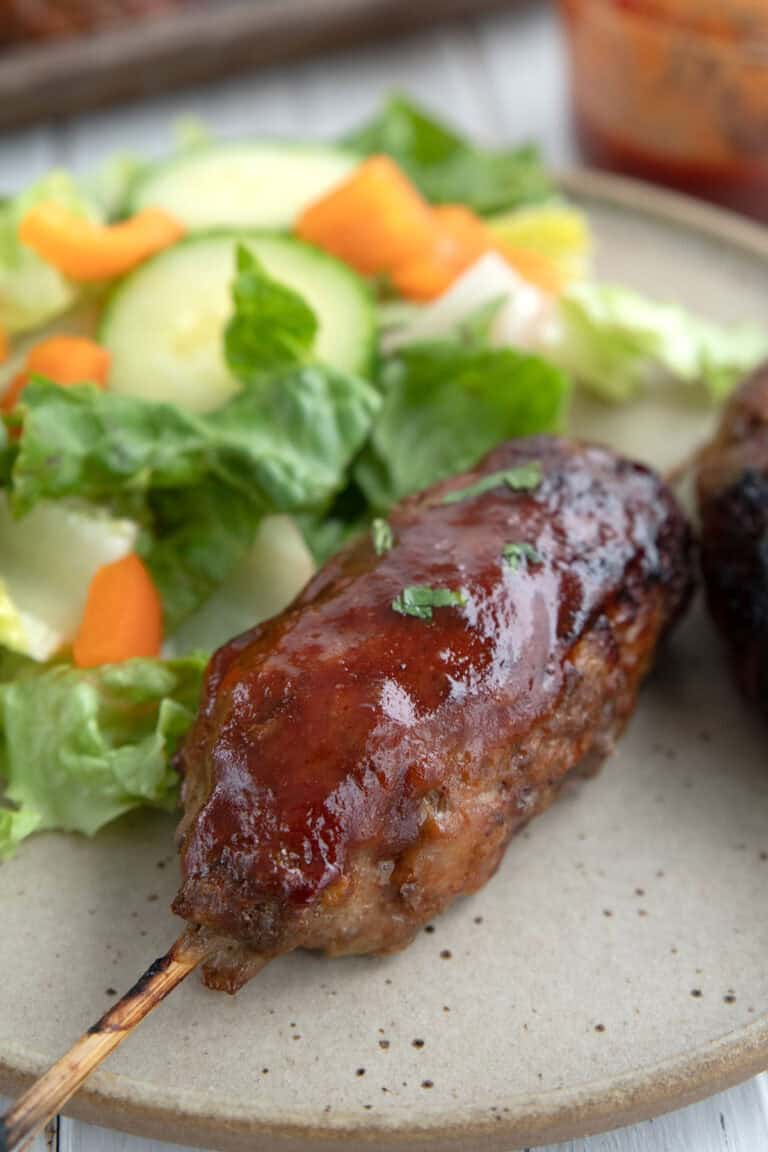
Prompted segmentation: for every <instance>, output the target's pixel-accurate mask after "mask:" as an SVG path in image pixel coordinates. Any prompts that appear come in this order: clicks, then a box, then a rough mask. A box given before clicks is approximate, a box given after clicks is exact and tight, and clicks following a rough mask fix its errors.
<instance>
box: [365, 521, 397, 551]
mask: <svg viewBox="0 0 768 1152" xmlns="http://www.w3.org/2000/svg"><path fill="white" fill-rule="evenodd" d="M371 536H372V537H373V550H374V552H375V553H376V555H377V556H383V555H384V553H385V552H389V550H390V548H391V547H392V545H393V544H394V542H395V538H394V536H393V535H392V529H391V528H390V526H389V524H388V522H387V521H386V520H382V519H381V517H379V516H377V517H376V519H375V520H374V521H373V523H372V524H371Z"/></svg>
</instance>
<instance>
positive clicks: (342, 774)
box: [0, 438, 691, 1147]
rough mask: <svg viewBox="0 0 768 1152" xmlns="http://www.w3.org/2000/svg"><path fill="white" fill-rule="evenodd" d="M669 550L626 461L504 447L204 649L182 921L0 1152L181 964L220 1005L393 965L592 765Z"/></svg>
mask: <svg viewBox="0 0 768 1152" xmlns="http://www.w3.org/2000/svg"><path fill="white" fill-rule="evenodd" d="M690 552H691V545H690V535H689V530H688V527H687V525H686V522H685V520H684V518H683V515H682V513H681V512H680V509H679V508H678V506H677V504H676V502H675V500H674V497H673V496H672V494H671V493H670V492H669V490H668V489H667V488H666V487H665V486H664V484H663V483H662V482H661V480H660V479H659V478H658V477H657V476H656V475H655V474H654V473H652V472H650V471H649V470H648V469H646V468H643V467H641V466H640V465H638V464H633V463H630V462H629V461H627V460H623V459H621V458H619V457H617V456H615V455H613V454H612V453H611V452H608V451H606V450H603V449H600V448H592V447H588V446H584V445H580V444H575V443H572V442H569V441H565V440H557V439H547V438H541V439H532V440H520V441H515V442H510V443H508V444H505V445H502V446H501V447H500V448H498V449H496V450H495V451H494V452H492V453H491V454H490V455H489V456H487V457H486V458H485V460H484V461H483V462H482V463H481V464H480V465H479V466H478V467H477V468H476V469H475V470H474V471H472V472H470V473H468V474H466V475H464V476H458V477H455V478H454V479H451V480H449V481H446V482H444V483H442V484H439V485H437V486H436V487H434V488H431V489H429V490H428V491H426V492H424V493H422V494H420V495H418V496H414V497H412V498H411V499H409V500H406V501H405V502H404V503H403V504H402V505H401V506H400V507H399V508H398V509H396V510H395V511H394V512H393V513H392V515H391V517H390V519H389V521H388V523H384V522H379V523H378V524H377V525H375V526H374V530H373V532H372V533H371V534H370V535H366V536H365V537H364V538H361V539H360V540H358V541H357V542H355V543H353V544H351V545H350V546H349V547H347V548H346V549H345V550H344V551H342V552H341V553H340V554H339V555H338V556H337V557H335V558H334V559H333V560H331V561H330V562H329V563H328V564H327V565H326V566H325V567H324V568H323V569H322V570H321V571H320V572H319V573H318V574H317V575H316V576H315V578H314V579H313V580H312V581H311V583H310V584H309V585H308V587H307V588H306V589H305V591H304V592H303V593H302V594H301V596H300V597H299V598H298V600H296V601H295V602H294V603H293V605H291V606H290V607H289V608H288V609H286V611H285V612H283V613H282V614H281V615H280V616H277V617H275V618H274V619H273V620H271V621H268V622H267V623H266V624H262V625H259V626H258V627H256V628H254V629H253V630H252V631H250V632H247V633H246V634H245V635H243V636H240V637H239V638H237V639H236V640H233V641H232V642H231V643H230V644H228V645H226V646H225V647H224V648H222V649H221V650H220V651H219V652H218V653H217V654H216V655H215V656H214V658H213V660H212V662H211V665H210V668H209V671H208V676H207V683H206V686H205V689H204V695H203V701H202V705H201V709H200V714H199V717H198V720H197V722H196V724H195V726H194V727H193V729H192V731H191V733H190V735H189V737H188V739H187V741H186V744H185V746H184V749H183V751H182V754H181V756H180V766H181V769H182V771H183V774H184V806H185V814H184V817H183V820H182V822H181V827H180V832H179V838H180V848H181V862H182V878H183V879H182V886H181V889H180V892H179V894H178V896H177V898H176V901H175V904H174V908H175V910H176V911H177V912H178V913H179V915H181V916H183V917H185V918H186V919H187V920H188V921H189V925H190V927H189V928H188V930H187V933H186V934H185V935H184V936H183V937H182V938H181V941H179V942H177V944H176V945H175V946H174V948H173V949H172V950H171V952H170V953H169V954H168V955H167V956H166V957H163V958H162V959H161V960H160V961H157V962H156V964H155V965H154V966H153V967H152V969H150V971H149V972H148V973H147V974H146V976H145V977H143V978H142V980H141V981H139V984H138V985H136V987H135V988H134V989H133V990H132V991H131V992H129V993H128V995H127V996H126V997H124V998H123V1000H122V1001H120V1002H119V1003H118V1004H117V1005H116V1006H115V1008H113V1009H112V1010H111V1011H110V1012H109V1013H108V1014H107V1016H106V1017H104V1019H103V1020H101V1021H99V1023H98V1024H97V1025H95V1026H94V1028H93V1029H91V1031H90V1033H89V1034H87V1035H86V1036H85V1037H83V1038H82V1039H81V1040H80V1041H79V1042H78V1044H77V1045H76V1046H75V1048H74V1049H73V1050H72V1052H71V1053H70V1054H69V1055H68V1056H67V1057H65V1058H64V1059H63V1060H62V1061H60V1062H59V1064H58V1065H56V1066H54V1069H52V1070H51V1071H50V1072H49V1073H48V1074H47V1076H46V1077H44V1078H43V1080H42V1081H39V1082H38V1084H37V1085H36V1086H35V1087H33V1088H32V1089H31V1090H30V1091H29V1092H28V1093H27V1095H26V1096H25V1097H23V1098H22V1100H21V1101H20V1102H19V1103H18V1104H17V1105H16V1107H15V1108H14V1109H13V1110H12V1111H11V1112H10V1113H9V1114H8V1116H7V1117H6V1144H7V1146H8V1147H10V1146H12V1144H13V1142H14V1140H18V1139H19V1138H20V1136H22V1135H27V1134H28V1133H29V1132H30V1131H31V1130H32V1128H33V1126H34V1125H35V1124H39V1122H40V1121H41V1120H44V1119H45V1118H46V1116H47V1115H48V1114H50V1112H51V1111H53V1110H54V1109H55V1108H58V1107H59V1106H60V1105H61V1103H62V1102H63V1101H64V1100H65V1099H67V1098H68V1096H69V1095H70V1094H71V1093H72V1092H73V1091H74V1090H75V1088H76V1087H77V1085H78V1084H79V1083H81V1082H82V1080H83V1079H84V1078H85V1076H86V1075H87V1073H88V1070H89V1069H90V1068H91V1067H93V1066H94V1065H95V1063H97V1062H98V1060H100V1059H102V1058H103V1055H104V1054H106V1052H107V1051H109V1050H110V1048H112V1047H114V1046H115V1045H116V1044H117V1043H118V1042H119V1040H120V1039H121V1038H122V1036H123V1035H124V1034H125V1033H126V1032H127V1031H129V1030H130V1029H131V1028H132V1027H133V1026H134V1025H135V1023H137V1022H138V1019H140V1018H141V1016H142V1015H144V1014H145V1013H146V1011H147V1010H148V1008H149V1007H150V1006H151V1003H150V1002H152V1003H154V1002H156V1001H157V1000H158V999H160V998H161V997H162V996H163V995H164V994H165V993H166V992H167V991H169V990H170V988H171V987H173V986H174V985H175V984H176V983H178V981H179V980H180V979H182V978H183V977H184V976H185V975H186V973H187V972H188V971H189V970H190V969H191V968H192V967H194V965H195V964H196V963H197V962H198V961H202V963H203V966H204V969H203V970H204V976H205V980H206V982H207V983H208V984H209V985H211V986H212V987H216V988H224V989H227V990H228V991H235V990H236V989H237V988H239V987H240V986H241V985H242V984H243V983H244V982H245V981H246V980H248V979H249V978H250V977H251V976H252V975H253V974H254V973H255V972H256V971H258V969H259V968H260V967H261V966H262V965H263V964H264V963H265V962H266V961H267V960H268V959H270V958H271V957H273V956H276V955H278V954H280V953H283V952H287V951H289V950H291V949H293V948H314V949H320V950H322V951H325V952H328V953H331V954H334V955H339V954H347V953H364V952H388V951H393V950H395V949H398V948H402V947H404V946H405V945H406V944H407V943H408V942H409V941H410V940H411V939H412V938H413V936H414V934H415V933H416V932H417V931H418V929H419V927H420V926H421V925H422V924H424V923H425V922H426V921H427V920H429V919H431V918H432V917H433V916H435V915H436V914H437V913H438V912H440V911H441V910H442V909H443V908H445V907H446V906H447V905H448V904H449V903H450V902H451V901H452V900H453V899H454V898H455V897H457V896H459V895H462V894H464V893H468V892H472V891H474V890H476V889H477V888H479V887H480V886H481V885H482V884H484V883H485V881H486V880H488V878H489V877H490V876H491V875H492V874H493V872H494V871H495V869H496V867H497V865H498V864H499V861H500V859H501V856H502V853H503V851H504V847H505V845H506V843H507V841H508V840H509V838H510V836H511V835H512V834H513V833H514V832H515V831H516V830H517V829H519V828H520V827H521V826H522V825H524V824H525V823H527V821H528V820H530V819H531V818H532V817H533V816H535V815H536V814H537V813H538V812H540V811H541V810H542V809H543V808H545V807H546V806H547V804H549V802H550V801H551V800H552V799H553V798H554V796H555V795H556V794H557V791H558V789H559V787H560V785H561V784H562V782H563V780H564V779H565V778H566V777H567V776H568V775H569V773H571V772H574V771H584V770H592V769H593V768H594V766H595V765H596V764H597V763H598V762H599V761H600V760H601V759H602V758H603V757H604V756H605V755H606V754H607V752H608V751H609V750H610V748H611V746H612V744H613V741H614V740H615V738H616V736H617V735H618V734H619V733H620V731H621V729H622V728H623V726H624V724H625V723H626V721H627V719H628V718H629V716H630V714H631V712H632V709H633V707H634V704H635V700H636V696H637V690H638V687H639V684H640V681H641V679H642V677H643V675H644V674H645V672H646V671H647V670H648V667H649V665H650V663H651V661H652V659H653V655H654V652H655V649H656V646H657V643H658V641H659V640H660V639H661V637H662V636H663V635H664V633H665V632H666V630H667V629H668V627H669V626H670V624H671V623H672V622H673V621H674V620H675V618H676V617H677V616H678V615H679V614H680V612H681V611H682V609H683V608H684V606H685V604H686V601H687V598H688V594H689V589H690V585H691V564H690ZM0 1147H2V1142H1V1141H0Z"/></svg>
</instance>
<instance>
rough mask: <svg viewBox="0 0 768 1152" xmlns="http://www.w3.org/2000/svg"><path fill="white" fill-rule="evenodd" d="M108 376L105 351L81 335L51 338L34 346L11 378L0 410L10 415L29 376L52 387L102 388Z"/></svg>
mask: <svg viewBox="0 0 768 1152" xmlns="http://www.w3.org/2000/svg"><path fill="white" fill-rule="evenodd" d="M108 375H109V352H108V351H107V349H106V348H102V347H101V345H100V344H95V343H94V342H93V340H86V339H85V337H84V336H52V337H51V338H50V339H49V340H43V341H42V343H40V344H36V345H35V347H34V348H33V349H32V350H31V351H30V353H29V355H28V356H27V359H26V361H25V363H24V367H23V368H22V370H21V371H20V372H19V373H18V374H17V375H16V376H14V378H13V380H12V381H11V383H10V384H9V386H8V388H7V389H6V391H5V393H4V395H3V397H2V399H0V411H3V412H11V411H12V410H13V409H14V408H15V407H16V405H17V404H18V402H19V398H20V396H21V394H22V392H23V391H24V389H25V388H26V386H27V384H28V383H29V380H30V378H31V377H32V376H45V378H46V379H47V380H50V381H51V382H52V383H53V384H60V385H61V387H62V388H68V387H69V386H70V385H72V384H85V383H89V384H96V385H97V386H98V387H99V388H105V387H106V384H107V377H108Z"/></svg>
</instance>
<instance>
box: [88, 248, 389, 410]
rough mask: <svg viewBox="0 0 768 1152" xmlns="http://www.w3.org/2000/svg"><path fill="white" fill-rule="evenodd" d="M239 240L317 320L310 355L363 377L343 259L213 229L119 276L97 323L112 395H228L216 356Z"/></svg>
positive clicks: (359, 305)
mask: <svg viewBox="0 0 768 1152" xmlns="http://www.w3.org/2000/svg"><path fill="white" fill-rule="evenodd" d="M238 244H245V245H246V246H247V247H248V248H249V249H250V250H251V251H252V252H254V253H255V255H256V256H257V257H258V259H259V260H261V261H262V263H263V264H264V267H265V268H266V270H267V272H268V273H269V274H270V276H272V277H274V279H275V280H280V281H281V282H282V283H284V284H287V285H288V286H289V287H291V288H294V289H295V290H296V291H297V292H299V293H300V294H301V295H302V296H303V297H304V299H305V300H306V301H307V303H308V304H309V306H310V307H311V308H312V309H313V310H314V312H315V314H316V316H317V319H318V321H319V328H318V334H317V337H316V340H315V347H314V353H315V355H316V357H317V359H318V360H320V361H322V362H323V363H326V364H329V365H331V366H332V367H334V368H338V369H340V370H341V371H344V372H351V373H360V374H362V375H364V374H366V372H367V371H368V369H369V368H370V364H371V358H372V354H373V348H374V339H375V314H374V308H373V303H372V300H371V296H370V293H369V291H368V288H367V287H366V285H365V284H364V283H363V281H362V280H361V279H360V278H359V277H358V276H357V275H355V273H354V272H352V271H351V270H350V269H349V268H347V267H346V266H345V265H343V264H340V263H339V262H338V261H337V260H334V259H332V258H331V257H330V256H326V255H325V254H324V253H323V252H320V251H318V249H316V248H312V247H310V246H309V245H307V244H302V243H301V242H300V241H298V240H292V239H290V238H289V237H286V236H279V235H270V234H268V233H258V232H216V233H208V234H200V235H197V236H190V237H188V238H187V239H185V240H182V241H181V243H179V244H176V245H174V246H173V247H172V248H167V249H166V250H165V251H164V252H160V253H159V254H158V255H157V256H155V257H154V258H153V259H152V260H149V261H148V262H147V263H146V264H143V265H142V266H141V267H140V268H138V269H137V270H136V271H135V272H133V273H132V274H131V275H130V276H128V277H127V278H126V279H125V280H124V281H123V283H122V284H121V285H120V287H119V288H117V289H116V291H115V293H114V294H113V296H112V298H111V300H110V302H109V305H108V307H107V310H106V313H105V316H104V319H103V322H102V329H101V342H102V343H103V344H104V345H105V346H106V347H107V348H108V349H109V351H110V353H111V355H112V367H111V370H110V376H109V387H110V391H112V392H120V393H122V394H124V395H127V396H141V397H143V398H144V399H147V400H165V401H167V402H169V403H171V404H176V405H178V407H180V408H186V409H187V410H188V411H191V412H209V411H211V410H212V409H214V408H218V407H220V406H221V405H222V404H223V403H224V402H225V401H226V400H228V399H229V398H230V397H231V396H233V395H234V394H235V392H237V391H238V388H239V385H238V383H237V381H236V380H235V378H234V377H233V376H232V374H231V372H230V371H229V368H228V367H227V365H226V362H225V360H224V351H223V340H222V335H223V330H224V327H225V325H226V323H227V320H228V318H229V316H230V315H231V312H232V301H231V297H230V289H231V284H232V279H233V277H234V269H235V249H236V246H237V245H238Z"/></svg>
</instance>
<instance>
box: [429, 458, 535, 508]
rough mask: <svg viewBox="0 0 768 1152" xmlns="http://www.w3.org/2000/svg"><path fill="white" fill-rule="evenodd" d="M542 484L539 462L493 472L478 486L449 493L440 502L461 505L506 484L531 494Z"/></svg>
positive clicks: (517, 490)
mask: <svg viewBox="0 0 768 1152" xmlns="http://www.w3.org/2000/svg"><path fill="white" fill-rule="evenodd" d="M540 483H541V465H540V464H539V463H538V462H533V463H531V464H521V465H520V467H519V468H508V469H506V470H505V471H504V472H491V473H490V475H488V476H483V478H482V480H478V481H477V483H476V484H470V485H469V487H468V488H457V489H456V491H455V492H449V493H448V494H447V495H446V496H443V499H442V500H441V501H440V503H441V504H459V503H461V501H462V500H470V499H471V498H472V497H473V496H482V495H483V493H484V492H491V491H492V490H493V489H494V488H500V487H501V486H502V484H506V486H507V488H511V489H512V491H513V492H530V491H531V489H533V488H537V487H538V485H539V484H540Z"/></svg>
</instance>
